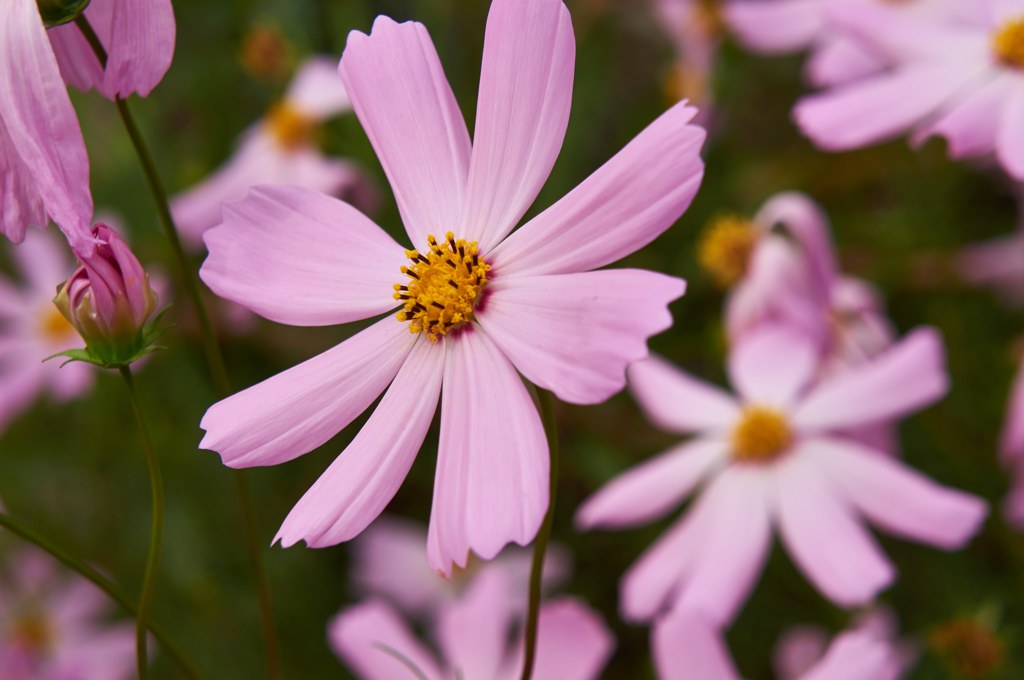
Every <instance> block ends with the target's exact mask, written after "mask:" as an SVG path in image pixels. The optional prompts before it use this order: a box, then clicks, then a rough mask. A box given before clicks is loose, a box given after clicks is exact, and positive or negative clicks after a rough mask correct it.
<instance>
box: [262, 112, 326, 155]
mask: <svg viewBox="0 0 1024 680" xmlns="http://www.w3.org/2000/svg"><path fill="white" fill-rule="evenodd" d="M263 124H264V125H265V126H266V127H267V130H269V131H270V134H271V136H273V138H274V139H275V140H276V141H277V143H278V144H280V145H281V146H283V147H284V148H286V149H289V150H292V149H295V148H297V147H300V146H303V145H305V144H310V143H312V141H313V134H314V132H315V131H316V121H315V120H314V119H312V118H310V117H309V116H307V115H306V114H304V113H302V112H301V111H299V110H298V109H296V108H295V107H294V106H292V105H290V104H288V103H287V102H281V103H279V104H275V105H274V106H272V107H271V108H270V110H269V111H268V112H267V115H266V117H265V118H264V121H263Z"/></svg>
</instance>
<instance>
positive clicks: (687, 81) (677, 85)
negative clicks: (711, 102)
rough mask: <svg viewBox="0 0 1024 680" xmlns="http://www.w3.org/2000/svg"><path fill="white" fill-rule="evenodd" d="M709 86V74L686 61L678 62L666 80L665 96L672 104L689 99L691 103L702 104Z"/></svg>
mask: <svg viewBox="0 0 1024 680" xmlns="http://www.w3.org/2000/svg"><path fill="white" fill-rule="evenodd" d="M706 88H707V74H706V73H705V72H703V71H701V70H700V69H695V68H693V67H692V66H689V65H688V64H686V63H684V62H681V61H680V62H676V64H675V66H673V67H672V70H671V71H670V72H669V74H668V78H667V79H666V80H665V97H666V98H667V99H668V101H669V102H670V103H672V104H675V103H676V102H678V101H682V100H684V99H689V100H690V103H691V104H702V103H703V97H704V90H705V89H706Z"/></svg>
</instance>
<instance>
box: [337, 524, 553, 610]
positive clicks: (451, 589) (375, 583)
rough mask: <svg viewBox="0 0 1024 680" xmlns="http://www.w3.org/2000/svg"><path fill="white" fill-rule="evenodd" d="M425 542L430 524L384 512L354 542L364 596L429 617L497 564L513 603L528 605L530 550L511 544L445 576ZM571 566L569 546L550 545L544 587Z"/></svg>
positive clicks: (355, 575) (355, 569) (356, 577)
mask: <svg viewBox="0 0 1024 680" xmlns="http://www.w3.org/2000/svg"><path fill="white" fill-rule="evenodd" d="M426 541H427V531H426V527H423V526H421V525H419V524H417V523H416V522H413V521H411V520H406V519H402V518H399V517H390V516H388V515H381V516H380V517H379V518H378V519H377V520H376V521H375V522H374V523H373V524H371V525H370V527H369V528H368V529H367V530H366V531H364V532H363V533H362V534H360V535H359V537H358V538H356V539H355V540H354V541H353V542H352V552H353V558H354V563H353V565H352V570H351V572H350V574H351V578H352V582H353V585H354V586H355V589H356V590H357V591H358V592H359V593H360V594H362V595H367V596H376V597H383V598H385V599H387V600H388V601H389V602H391V603H392V604H394V605H395V606H397V607H398V608H399V609H400V610H401V611H402V612H403V613H405V614H407V615H410V616H413V617H416V618H428V617H433V616H434V615H435V614H436V613H437V611H438V610H439V609H440V608H441V607H442V606H443V605H445V604H446V603H448V602H451V601H453V600H455V599H456V598H457V597H459V594H460V593H461V592H462V591H463V590H464V589H465V587H466V586H467V584H468V583H471V582H472V580H473V579H474V578H476V577H478V575H479V574H480V573H481V572H483V571H487V570H491V569H497V570H499V571H501V572H503V573H504V578H505V579H506V581H507V582H508V583H509V584H510V587H511V588H512V589H513V598H512V599H513V605H515V604H516V603H517V602H518V604H519V605H520V607H521V608H525V605H526V603H527V588H528V584H529V581H530V568H531V566H532V562H533V551H532V550H529V549H526V548H520V547H518V546H510V547H508V548H505V549H504V550H503V551H501V554H500V555H498V557H496V558H495V559H494V560H492V561H490V562H483V561H470V563H469V565H467V569H465V570H460V571H457V572H454V573H453V574H452V577H451V578H450V579H443V578H440V577H439V576H438V575H437V572H435V571H434V570H433V569H431V568H430V565H428V564H427V560H426V557H425V556H424V555H423V545H424V544H425V543H426ZM571 570H572V565H571V559H570V557H569V554H568V553H567V552H566V550H565V549H564V548H563V547H562V546H560V545H558V544H557V543H555V544H550V545H549V546H548V551H547V554H546V555H545V559H544V579H543V585H544V588H545V589H548V588H557V587H558V586H559V585H561V584H562V583H563V582H564V581H565V580H566V579H567V578H568V576H569V572H570V571H571Z"/></svg>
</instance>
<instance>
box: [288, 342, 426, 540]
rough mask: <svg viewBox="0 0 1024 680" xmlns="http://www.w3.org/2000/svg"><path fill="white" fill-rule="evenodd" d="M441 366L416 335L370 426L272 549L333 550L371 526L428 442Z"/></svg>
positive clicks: (320, 482) (311, 492)
mask: <svg viewBox="0 0 1024 680" xmlns="http://www.w3.org/2000/svg"><path fill="white" fill-rule="evenodd" d="M403 325H404V324H403ZM403 330H404V329H403ZM443 366H444V348H443V347H441V346H440V345H437V344H435V343H432V342H430V341H429V340H427V339H426V337H425V336H424V335H422V334H420V335H419V336H418V338H417V343H416V346H415V347H413V349H412V351H411V352H410V353H409V356H408V358H407V359H406V360H405V363H404V364H403V365H402V368H401V370H399V371H398V375H396V376H395V380H394V382H392V383H391V387H389V388H388V391H387V392H385V393H384V397H383V398H382V399H381V400H380V404H378V405H377V408H376V409H374V411H373V414H372V415H371V416H370V419H369V420H368V421H366V424H365V425H363V427H362V429H361V430H359V432H358V434H356V436H355V438H354V439H353V440H352V443H351V444H349V445H348V446H347V447H346V448H345V450H344V451H342V452H341V455H339V456H338V457H337V458H336V459H335V461H334V462H333V463H331V465H330V467H328V468H327V471H326V472H324V473H323V474H322V475H320V478H319V479H317V480H316V482H315V483H314V484H313V486H311V487H310V488H309V491H307V492H306V493H305V495H303V497H302V499H301V500H299V502H298V503H296V504H295V507H294V508H292V511H291V512H290V513H288V517H287V518H285V520H284V524H282V525H281V529H280V530H279V531H278V532H277V536H276V537H275V538H274V542H275V543H276V542H277V541H278V540H279V539H280V541H281V544H282V545H283V546H284V547H286V548H287V547H289V546H292V545H294V544H295V543H297V542H299V541H305V542H306V545H308V546H309V547H311V548H322V547H325V546H329V545H337V544H338V543H341V542H343V541H348V540H350V539H352V538H354V537H356V536H357V535H359V533H360V532H361V531H362V530H363V529H365V528H366V527H368V526H369V525H370V522H372V521H373V520H375V519H377V516H378V515H380V513H381V512H382V511H383V510H384V508H385V507H386V506H387V504H388V503H390V502H391V499H392V498H393V497H394V495H395V493H396V492H397V491H398V487H399V486H401V485H402V481H403V480H405V476H406V475H407V474H408V473H409V468H410V467H412V462H413V460H414V459H415V458H416V454H417V453H418V452H419V450H420V445H421V444H423V438H424V437H426V436H427V428H429V427H430V421H431V420H433V418H434V411H436V410H437V396H438V393H439V392H440V391H441V376H442V374H443Z"/></svg>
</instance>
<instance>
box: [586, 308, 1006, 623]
mask: <svg viewBox="0 0 1024 680" xmlns="http://www.w3.org/2000/svg"><path fill="white" fill-rule="evenodd" d="M943 363H944V357H943V348H942V341H941V339H940V337H939V335H938V333H937V332H936V331H934V330H933V329H929V328H923V329H919V330H916V331H914V332H912V333H910V334H909V335H907V336H906V337H905V338H904V339H903V340H901V341H900V342H898V343H896V344H895V345H893V346H892V347H891V348H889V349H888V350H886V351H885V352H883V353H882V354H880V355H879V356H877V357H875V358H874V359H872V360H870V361H867V362H865V363H863V364H861V365H860V366H858V367H857V368H856V369H852V370H849V371H846V372H843V373H839V374H836V375H834V376H831V377H829V378H827V379H823V380H821V381H819V382H817V383H813V384H812V379H813V377H814V374H815V370H816V369H817V366H818V359H817V353H816V351H815V347H814V346H813V345H812V344H811V343H810V342H809V341H808V340H807V338H806V337H805V336H803V335H800V334H797V333H794V332H793V331H791V330H789V329H785V328H772V327H763V328H762V329H761V330H759V331H758V332H757V333H756V334H752V335H750V336H749V337H747V338H745V339H744V340H743V341H742V342H741V343H739V344H738V345H736V346H735V347H734V348H733V350H732V352H731V353H730V356H729V363H728V367H727V368H728V372H729V375H730V377H731V380H732V383H733V384H734V385H735V386H736V388H737V392H738V393H739V395H738V398H737V397H733V396H732V395H730V394H728V393H726V392H723V391H722V390H721V389H719V388H717V387H715V386H713V385H710V384H707V383H705V382H703V381H701V380H698V379H696V378H693V377H691V376H689V375H687V374H686V373H683V372H682V371H680V370H679V369H677V368H676V367H674V366H672V365H671V364H669V363H668V362H666V361H664V360H662V359H658V358H655V357H651V358H649V359H646V360H644V361H640V362H637V363H636V364H634V365H633V366H632V367H630V369H629V379H630V386H631V389H632V391H633V394H634V395H635V396H636V398H637V400H638V401H639V403H640V405H641V407H642V408H643V409H644V410H645V411H646V413H647V415H648V417H649V418H650V419H651V420H652V421H653V422H654V423H655V424H657V425H659V426H660V427H662V428H665V429H667V430H669V431H672V432H678V433H691V432H695V433H697V436H696V437H695V438H694V439H692V440H690V441H687V442H684V443H682V444H680V445H679V446H677V447H675V448H673V449H671V450H669V451H668V452H666V453H664V454H662V455H660V456H658V457H656V458H654V459H652V460H650V461H647V462H645V463H642V464H641V465H639V466H637V467H636V468H634V469H632V470H630V471H628V472H626V473H625V474H623V475H622V476H620V477H619V478H617V479H615V480H613V481H612V482H610V483H609V484H608V485H606V486H605V487H604V488H603V489H601V490H600V491H598V492H597V494H595V495H594V496H593V497H592V498H590V499H589V500H588V501H586V502H585V503H584V504H583V506H582V507H581V508H580V509H579V511H578V513H577V516H576V519H577V523H578V524H579V526H581V527H583V528H588V529H589V528H593V527H609V528H624V527H629V526H635V525H639V524H645V523H648V522H651V521H653V520H655V519H658V518H660V517H662V516H664V515H665V514H667V513H668V512H670V511H671V510H672V509H673V508H674V507H675V506H676V505H678V504H679V503H680V502H682V500H683V499H684V498H685V497H686V496H688V495H689V494H690V493H691V492H692V491H693V489H694V488H695V487H697V486H698V485H700V484H703V485H704V486H705V487H706V488H705V489H704V490H703V491H702V492H701V494H700V497H699V498H698V499H697V500H696V502H695V503H694V505H693V507H692V508H691V509H690V510H689V511H687V512H686V513H685V514H684V515H683V517H682V518H681V519H680V520H679V521H678V522H677V523H676V525H675V526H674V527H673V528H671V529H670V530H669V531H668V533H666V534H665V536H664V537H662V538H661V539H660V540H659V541H658V542H657V543H656V544H655V545H654V546H652V547H651V548H650V549H648V551H647V552H646V553H645V554H644V555H643V556H642V557H641V558H640V560H639V561H638V562H637V563H636V564H634V565H633V567H631V568H630V570H629V572H628V573H627V574H626V576H625V577H624V578H623V581H622V584H621V609H622V613H623V615H624V616H625V617H626V618H627V619H630V620H633V621H647V620H650V619H652V618H654V617H655V616H657V615H658V613H659V612H661V611H662V610H664V609H666V608H668V607H670V606H671V607H674V608H675V609H677V610H680V611H697V612H700V613H701V615H702V616H705V617H707V618H708V619H709V620H710V621H711V622H712V623H714V624H715V625H724V624H725V623H727V622H729V621H731V620H732V618H733V617H734V616H735V614H736V612H737V610H738V608H739V607H740V605H741V604H742V603H743V601H744V600H745V599H746V598H747V596H748V594H749V592H750V590H751V589H752V588H753V586H754V583H755V582H756V580H757V578H758V576H759V574H760V572H761V569H762V568H763V566H764V563H765V560H766V559H767V557H768V553H769V550H770V548H771V545H772V533H773V531H772V527H773V526H776V527H778V530H779V534H780V537H781V540H782V543H783V545H785V547H786V549H787V551H788V552H789V554H790V556H791V557H792V558H793V561H794V562H795V563H796V565H797V567H799V568H800V569H801V570H802V571H803V572H804V574H805V575H806V576H807V577H808V578H809V579H810V581H811V582H812V583H813V584H814V585H815V586H816V587H817V588H818V589H819V590H820V591H821V592H822V593H823V594H824V595H825V596H826V597H828V598H830V599H831V600H833V601H834V602H836V603H837V604H839V605H842V606H853V605H859V604H864V603H866V602H868V601H869V600H871V599H872V598H873V597H874V596H875V595H876V594H877V593H878V592H879V591H881V590H882V589H883V588H885V587H887V586H888V585H889V584H890V583H892V581H893V579H894V578H895V575H896V573H895V568H894V566H893V565H892V563H890V562H889V560H888V558H887V557H886V556H885V554H884V553H883V552H882V551H881V549H880V548H879V546H878V544H877V543H876V542H875V540H874V539H873V537H872V536H871V534H870V533H869V532H868V531H867V529H866V528H865V526H864V524H863V522H862V520H861V516H863V517H865V518H866V519H868V520H870V521H871V522H872V523H873V524H874V525H875V526H877V527H878V528H880V529H883V530H885V531H886V532H888V533H891V534H895V535H897V536H901V537H904V538H909V539H912V540H916V541H920V542H923V543H927V544H929V545H933V546H936V547H939V548H943V549H946V550H954V549H957V548H959V547H961V546H962V545H963V544H964V543H965V542H967V541H968V540H969V539H970V538H971V537H972V536H973V535H974V533H975V532H976V531H977V530H978V528H979V525H980V524H981V521H982V520H983V519H984V517H985V516H986V514H987V506H986V504H985V502H984V501H983V500H981V499H979V498H976V497H975V496H972V495H969V494H966V493H963V492H961V491H957V490H954V489H949V488H946V487H943V486H940V485H938V484H936V483H935V482H933V481H932V480H930V479H928V478H927V477H924V476H923V475H921V474H919V473H918V472H916V471H914V470H912V469H910V468H908V467H907V466H905V465H903V464H902V463H900V462H899V461H898V460H896V459H894V458H892V457H889V456H886V455H883V454H882V453H881V452H879V451H877V450H875V449H872V448H870V447H868V446H865V445H864V444H861V443H858V442H855V441H853V440H851V439H847V438H844V437H842V436H839V435H837V434H836V431H837V430H844V429H850V428H855V427H858V426H862V425H865V424H870V423H875V422H879V421H886V420H895V419H897V418H899V417H901V416H904V415H906V414H908V413H911V412H913V411H916V410H917V409H920V408H922V407H924V406H926V405H927V404H929V403H932V402H934V401H936V400H937V399H939V398H940V397H941V396H942V395H943V394H944V393H945V392H946V389H947V385H948V381H947V377H946V373H945V370H944V367H943Z"/></svg>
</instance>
